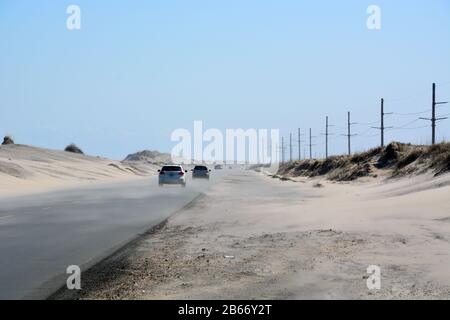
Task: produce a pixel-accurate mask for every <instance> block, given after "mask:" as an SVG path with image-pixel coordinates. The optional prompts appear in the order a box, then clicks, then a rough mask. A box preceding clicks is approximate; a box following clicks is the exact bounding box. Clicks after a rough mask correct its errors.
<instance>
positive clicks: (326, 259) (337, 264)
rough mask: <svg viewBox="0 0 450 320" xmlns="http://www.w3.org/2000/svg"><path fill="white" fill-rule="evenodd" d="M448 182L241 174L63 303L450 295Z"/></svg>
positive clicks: (86, 279) (105, 266)
mask: <svg viewBox="0 0 450 320" xmlns="http://www.w3.org/2000/svg"><path fill="white" fill-rule="evenodd" d="M449 182H450V175H448V174H447V175H443V176H440V177H438V178H434V177H433V176H432V175H427V174H424V175H420V176H414V177H410V178H403V179H401V180H394V179H387V180H386V179H384V178H382V177H378V178H370V179H369V178H367V179H366V180H358V181H357V182H352V183H332V182H327V181H320V180H318V179H306V178H298V179H297V181H296V182H293V181H280V180H279V179H273V178H269V177H267V176H265V175H263V174H261V173H255V172H250V171H235V172H234V173H232V174H231V175H230V176H229V177H228V178H226V179H224V180H223V182H221V183H218V184H216V185H214V186H213V187H211V189H209V190H208V191H207V192H206V193H204V194H203V195H202V196H201V197H199V198H197V199H196V200H195V201H194V202H192V203H191V204H190V205H189V206H187V207H185V208H184V209H183V210H181V211H180V212H179V213H177V214H176V215H175V216H173V217H172V218H170V219H169V221H168V222H167V223H166V224H165V225H164V226H162V227H161V229H160V230H158V231H156V232H151V233H149V234H147V235H145V236H143V237H142V238H141V239H139V240H138V241H135V242H134V243H132V244H131V245H129V246H127V247H126V248H124V249H122V250H121V251H119V252H118V253H117V254H115V255H114V256H112V257H111V258H109V259H107V260H106V261H104V262H103V263H101V264H99V265H97V266H95V267H94V268H92V269H91V270H89V271H87V272H84V273H83V276H82V282H83V290H82V291H81V292H77V293H73V292H67V291H64V290H62V291H61V292H59V293H58V294H57V295H56V296H54V298H62V299H65V298H83V299H342V298H344V299H387V298H388V299H390V298H393V299H422V298H436V299H448V298H449V297H450V228H449V226H450V201H449V198H448V197H449V194H450V187H449ZM369 265H377V266H379V267H380V268H381V277H382V278H381V289H380V290H369V289H368V288H367V285H366V281H367V276H368V274H367V267H368V266H369Z"/></svg>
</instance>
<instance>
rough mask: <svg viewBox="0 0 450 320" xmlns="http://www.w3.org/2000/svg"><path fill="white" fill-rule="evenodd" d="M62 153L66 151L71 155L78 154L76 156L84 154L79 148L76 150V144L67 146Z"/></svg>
mask: <svg viewBox="0 0 450 320" xmlns="http://www.w3.org/2000/svg"><path fill="white" fill-rule="evenodd" d="M64 151H67V152H73V153H78V154H84V152H83V151H82V150H81V149H80V148H78V147H77V146H76V144H74V143H71V144H69V145H68V146H67V147H66V148H65V149H64Z"/></svg>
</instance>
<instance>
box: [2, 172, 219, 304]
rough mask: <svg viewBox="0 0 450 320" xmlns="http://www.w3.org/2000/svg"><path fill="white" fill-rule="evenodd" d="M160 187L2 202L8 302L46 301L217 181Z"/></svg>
mask: <svg viewBox="0 0 450 320" xmlns="http://www.w3.org/2000/svg"><path fill="white" fill-rule="evenodd" d="M220 176H221V173H217V174H215V175H213V177H212V179H211V181H210V182H207V181H197V180H196V181H192V180H190V179H188V181H187V184H188V185H187V187H186V188H181V187H179V186H164V187H163V188H159V187H158V186H157V177H150V178H148V179H145V180H137V181H134V182H127V183H121V184H117V183H116V184H111V185H102V186H89V187H86V188H82V189H74V190H70V191H61V192H53V193H51V194H42V195H39V196H36V195H35V196H26V197H20V198H14V199H2V200H0V257H1V258H0V299H22V298H31V299H41V298H45V297H47V296H48V295H50V294H51V293H53V292H54V291H55V290H56V289H58V288H59V287H60V286H62V285H64V284H65V282H66V278H67V275H66V273H65V272H66V268H67V267H68V266H69V265H78V266H80V267H81V269H82V271H83V270H85V269H86V268H88V267H89V266H91V265H93V264H94V263H95V262H98V261H99V260H101V259H103V258H105V257H106V256H107V255H109V254H111V253H112V252H113V251H114V250H116V249H118V248H119V247H120V246H122V245H124V244H125V243H127V242H129V241H130V240H132V239H134V238H136V237H137V236H138V235H139V234H141V233H143V232H145V231H147V230H149V229H150V228H152V227H153V226H156V225H158V224H159V223H161V222H162V221H164V220H165V219H166V218H168V217H169V216H170V215H172V214H173V213H175V212H176V211H177V210H179V209H181V208H182V207H184V206H185V205H187V204H188V203H189V202H191V201H192V200H193V199H195V198H196V196H198V195H199V194H200V193H202V191H204V190H206V189H207V188H208V186H209V185H210V184H213V183H215V182H217V181H218V180H220V179H221V177H220Z"/></svg>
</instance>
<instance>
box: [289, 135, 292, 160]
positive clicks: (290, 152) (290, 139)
mask: <svg viewBox="0 0 450 320" xmlns="http://www.w3.org/2000/svg"><path fill="white" fill-rule="evenodd" d="M289 161H290V162H292V133H289Z"/></svg>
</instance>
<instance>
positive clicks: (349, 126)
mask: <svg viewBox="0 0 450 320" xmlns="http://www.w3.org/2000/svg"><path fill="white" fill-rule="evenodd" d="M354 124H356V122H350V111H349V112H347V134H344V135H343V136H346V137H347V139H348V155H349V156H350V155H351V154H352V149H351V141H350V140H351V137H352V136H354V134H352V130H351V127H352V125H354Z"/></svg>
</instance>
